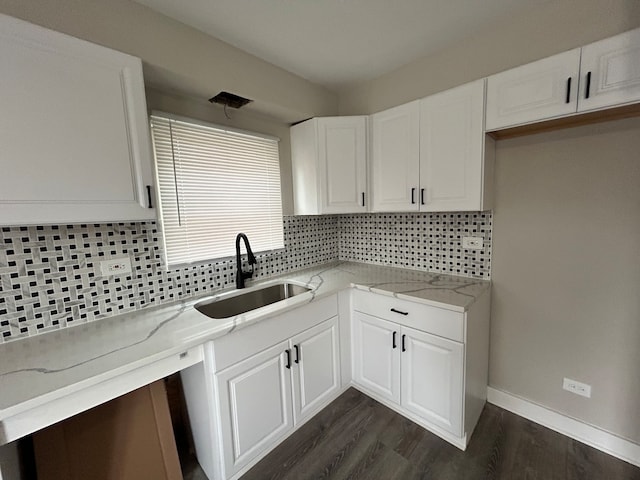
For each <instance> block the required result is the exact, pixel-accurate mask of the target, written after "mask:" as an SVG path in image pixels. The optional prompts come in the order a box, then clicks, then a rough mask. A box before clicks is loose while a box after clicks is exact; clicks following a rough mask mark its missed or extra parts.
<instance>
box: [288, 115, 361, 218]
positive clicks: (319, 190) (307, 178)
mask: <svg viewBox="0 0 640 480" xmlns="http://www.w3.org/2000/svg"><path fill="white" fill-rule="evenodd" d="M291 159H292V160H291V161H292V170H293V189H294V211H295V214H296V215H318V214H329V213H362V212H366V211H367V204H368V194H367V117H366V116H353V117H323V118H313V119H311V120H307V121H306V122H303V123H300V124H298V125H294V126H293V127H291Z"/></svg>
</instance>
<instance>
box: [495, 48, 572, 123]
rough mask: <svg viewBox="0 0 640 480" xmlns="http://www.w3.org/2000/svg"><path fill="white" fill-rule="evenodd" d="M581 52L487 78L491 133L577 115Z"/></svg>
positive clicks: (558, 56) (553, 57)
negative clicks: (524, 124) (525, 124)
mask: <svg viewBox="0 0 640 480" xmlns="http://www.w3.org/2000/svg"><path fill="white" fill-rule="evenodd" d="M579 70H580V49H579V48H576V49H575V50H570V51H568V52H564V53H561V54H559V55H554V56H552V57H548V58H545V59H543V60H539V61H537V62H533V63H529V64H527V65H523V66H521V67H517V68H513V69H511V70H507V71H506V72H501V73H497V74H495V75H492V76H490V77H489V78H488V79H487V114H486V115H487V117H486V118H487V120H486V129H487V130H488V131H491V130H498V129H500V128H504V127H508V126H512V125H519V124H523V123H530V122H535V121H539V120H545V119H549V118H554V117H559V116H564V115H568V114H571V113H575V112H576V99H577V98H578V79H579V73H578V72H579Z"/></svg>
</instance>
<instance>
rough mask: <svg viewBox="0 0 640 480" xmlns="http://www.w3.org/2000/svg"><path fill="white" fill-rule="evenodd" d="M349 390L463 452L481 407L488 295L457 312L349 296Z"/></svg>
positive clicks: (485, 374)
mask: <svg viewBox="0 0 640 480" xmlns="http://www.w3.org/2000/svg"><path fill="white" fill-rule="evenodd" d="M353 309H354V312H353V317H352V351H353V355H352V369H353V382H354V384H355V385H356V387H357V388H359V389H361V390H362V391H363V392H364V393H366V394H368V395H370V396H371V397H373V398H374V399H376V400H379V401H380V402H382V403H384V404H385V405H387V406H389V407H390V408H392V409H394V410H396V411H398V412H399V413H401V414H402V415H404V416H406V417H408V418H410V419H411V420H413V421H415V422H416V423H418V424H420V425H422V426H423V427H425V428H426V429H427V430H430V431H432V432H433V433H435V434H436V435H439V436H440V437H442V438H443V439H445V440H447V441H449V442H450V443H452V444H453V445H455V446H457V447H459V448H461V449H463V450H464V449H465V448H466V446H467V443H468V441H469V438H470V437H471V434H472V432H473V429H474V428H475V425H476V423H477V421H478V418H479V417H480V414H481V412H482V409H483V407H484V403H485V400H486V390H487V379H488V362H489V293H488V292H486V293H485V294H484V295H483V296H482V297H481V298H480V299H478V300H477V302H476V303H474V304H473V305H472V306H471V308H470V310H469V311H467V312H458V311H453V310H448V309H445V308H438V307H433V306H429V305H424V304H420V303H415V302H411V301H406V300H401V299H397V298H394V297H387V296H384V295H378V294H373V293H368V292H363V291H359V290H354V292H353Z"/></svg>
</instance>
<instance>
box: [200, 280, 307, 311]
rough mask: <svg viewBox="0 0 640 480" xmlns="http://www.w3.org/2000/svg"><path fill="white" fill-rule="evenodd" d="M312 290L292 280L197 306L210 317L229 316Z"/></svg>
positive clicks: (207, 301)
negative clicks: (291, 281)
mask: <svg viewBox="0 0 640 480" xmlns="http://www.w3.org/2000/svg"><path fill="white" fill-rule="evenodd" d="M309 291H311V289H310V288H308V287H304V286H302V285H297V284H295V283H290V282H281V283H276V284H275V285H268V286H265V287H262V288H257V289H255V290H254V289H251V290H247V291H246V292H241V293H234V294H232V295H231V296H229V297H226V298H222V299H216V300H203V301H202V302H199V303H196V305H195V308H196V310H198V311H199V312H200V313H202V314H204V315H206V316H207V317H209V318H227V317H233V316H235V315H239V314H241V313H245V312H248V311H250V310H255V309H256V308H260V307H264V306H266V305H270V304H272V303H276V302H279V301H280V300H285V299H287V298H291V297H294V296H296V295H300V294H301V293H306V292H309Z"/></svg>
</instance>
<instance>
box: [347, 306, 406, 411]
mask: <svg viewBox="0 0 640 480" xmlns="http://www.w3.org/2000/svg"><path fill="white" fill-rule="evenodd" d="M352 335H353V353H352V358H353V381H354V382H355V383H357V384H359V385H361V386H362V387H364V388H366V389H368V390H370V391H371V392H373V393H375V394H377V395H379V396H381V397H383V398H386V399H389V400H393V401H394V402H396V403H400V348H399V345H400V343H399V342H400V326H399V325H397V324H395V323H392V322H388V321H386V320H382V319H380V318H377V317H373V316H371V315H367V314H365V313H361V312H353V330H352ZM394 340H395V341H394Z"/></svg>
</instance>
